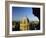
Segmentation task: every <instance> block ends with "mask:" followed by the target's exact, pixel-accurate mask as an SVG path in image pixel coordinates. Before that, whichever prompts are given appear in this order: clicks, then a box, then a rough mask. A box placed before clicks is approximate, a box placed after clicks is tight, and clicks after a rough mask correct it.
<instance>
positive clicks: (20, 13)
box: [12, 7, 38, 21]
mask: <svg viewBox="0 0 46 38" xmlns="http://www.w3.org/2000/svg"><path fill="white" fill-rule="evenodd" d="M24 16H27V17H28V19H29V20H30V21H38V18H37V17H36V16H34V15H33V10H32V7H12V21H19V20H20V18H22V17H24Z"/></svg>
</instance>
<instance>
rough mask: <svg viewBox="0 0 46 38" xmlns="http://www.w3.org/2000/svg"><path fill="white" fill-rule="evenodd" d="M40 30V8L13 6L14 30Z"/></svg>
mask: <svg viewBox="0 0 46 38" xmlns="http://www.w3.org/2000/svg"><path fill="white" fill-rule="evenodd" d="M28 30H40V8H34V7H12V31H28Z"/></svg>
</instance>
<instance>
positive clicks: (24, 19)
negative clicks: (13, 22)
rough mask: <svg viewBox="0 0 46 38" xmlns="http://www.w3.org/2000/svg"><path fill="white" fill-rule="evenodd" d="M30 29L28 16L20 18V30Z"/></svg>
mask: <svg viewBox="0 0 46 38" xmlns="http://www.w3.org/2000/svg"><path fill="white" fill-rule="evenodd" d="M28 29H29V19H28V17H26V16H24V17H22V18H21V20H20V30H21V31H24V30H28Z"/></svg>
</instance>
